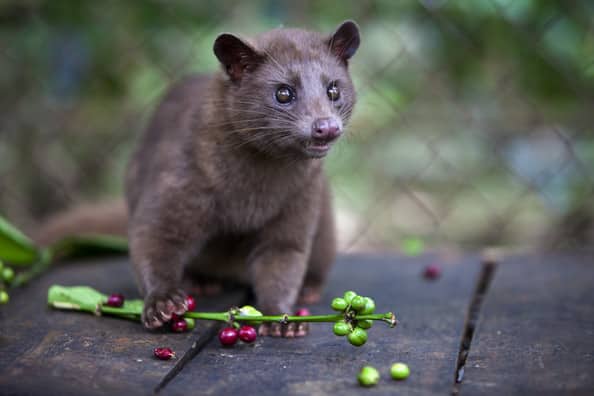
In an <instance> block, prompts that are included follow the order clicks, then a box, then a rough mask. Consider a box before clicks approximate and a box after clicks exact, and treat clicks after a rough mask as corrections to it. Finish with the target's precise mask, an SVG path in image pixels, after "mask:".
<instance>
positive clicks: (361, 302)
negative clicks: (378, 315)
mask: <svg viewBox="0 0 594 396" xmlns="http://www.w3.org/2000/svg"><path fill="white" fill-rule="evenodd" d="M365 303H366V301H365V297H361V296H355V297H353V299H352V300H351V307H353V309H354V310H355V311H357V312H361V311H362V310H363V309H364V308H365Z"/></svg>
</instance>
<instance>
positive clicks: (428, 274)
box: [423, 264, 441, 280]
mask: <svg viewBox="0 0 594 396" xmlns="http://www.w3.org/2000/svg"><path fill="white" fill-rule="evenodd" d="M423 276H424V277H425V279H431V280H433V279H437V278H439V277H440V276H441V268H440V267H439V266H438V265H435V264H431V265H428V266H427V267H425V270H424V271H423Z"/></svg>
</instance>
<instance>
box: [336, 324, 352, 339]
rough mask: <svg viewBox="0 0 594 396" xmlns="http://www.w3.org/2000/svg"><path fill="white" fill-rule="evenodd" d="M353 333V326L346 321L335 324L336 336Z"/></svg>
mask: <svg viewBox="0 0 594 396" xmlns="http://www.w3.org/2000/svg"><path fill="white" fill-rule="evenodd" d="M350 332H351V326H349V324H348V323H346V322H344V321H340V322H336V323H334V334H336V335H337V336H345V335H347V334H349V333H350Z"/></svg>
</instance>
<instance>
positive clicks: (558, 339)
mask: <svg viewBox="0 0 594 396" xmlns="http://www.w3.org/2000/svg"><path fill="white" fill-rule="evenodd" d="M460 391H461V393H460V394H461V395H552V394H555V395H594V255H592V254H589V255H588V254H584V255H548V256H526V257H518V258H513V259H507V260H503V262H502V263H501V265H499V268H498V270H497V273H496V276H495V278H494V280H493V282H492V284H491V287H490V290H489V291H488V293H487V297H486V300H485V301H484V304H483V309H482V312H481V316H480V319H479V323H478V327H477V329H476V333H475V337H474V341H473V342H472V346H471V348H470V353H469V356H468V360H467V362H466V369H465V375H464V381H463V383H462V385H461V387H460Z"/></svg>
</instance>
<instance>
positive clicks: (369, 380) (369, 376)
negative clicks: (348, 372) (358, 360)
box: [357, 366, 379, 386]
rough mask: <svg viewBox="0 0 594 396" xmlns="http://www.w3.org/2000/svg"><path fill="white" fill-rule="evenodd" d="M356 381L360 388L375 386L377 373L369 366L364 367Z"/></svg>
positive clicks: (377, 378)
mask: <svg viewBox="0 0 594 396" xmlns="http://www.w3.org/2000/svg"><path fill="white" fill-rule="evenodd" d="M357 380H359V384H361V385H362V386H373V385H376V384H377V383H378V382H379V372H378V371H377V370H376V369H375V368H373V367H371V366H365V367H363V368H362V369H361V372H360V373H359V375H358V376H357Z"/></svg>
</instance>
